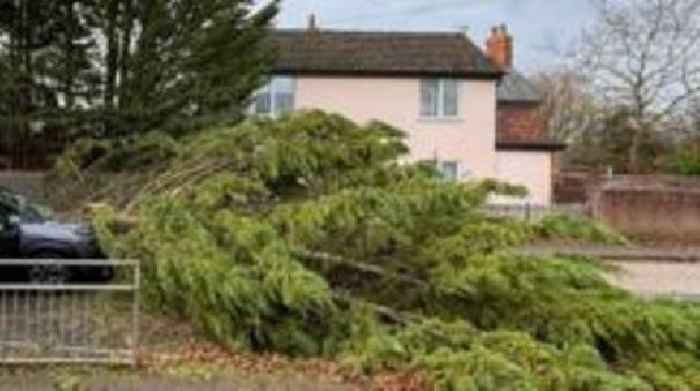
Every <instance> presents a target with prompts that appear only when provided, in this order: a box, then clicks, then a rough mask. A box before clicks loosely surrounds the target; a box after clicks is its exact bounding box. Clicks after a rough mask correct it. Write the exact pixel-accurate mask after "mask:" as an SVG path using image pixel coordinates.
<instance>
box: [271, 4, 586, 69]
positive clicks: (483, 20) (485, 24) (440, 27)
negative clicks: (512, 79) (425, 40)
mask: <svg viewBox="0 0 700 391" xmlns="http://www.w3.org/2000/svg"><path fill="white" fill-rule="evenodd" d="M310 13H315V14H316V17H317V20H318V24H319V25H320V27H321V28H334V29H353V30H355V29H359V30H408V31H464V30H465V29H467V31H468V34H469V36H470V37H471V38H472V40H474V42H475V43H476V44H478V45H480V46H483V44H484V42H485V39H486V36H487V34H488V31H489V29H490V27H492V26H494V25H497V24H501V23H506V24H507V25H508V28H509V30H510V31H511V33H512V34H513V36H514V38H515V65H516V67H517V68H519V69H521V70H523V71H525V72H534V71H536V70H538V69H541V68H546V67H549V66H553V65H555V64H556V63H557V57H558V56H556V55H555V52H554V51H553V50H552V49H553V48H556V49H557V50H563V49H565V48H566V47H567V46H568V45H570V44H571V43H572V42H573V41H574V40H575V39H576V38H577V37H578V36H579V34H580V32H581V30H582V29H583V28H584V27H585V26H586V24H587V23H590V21H591V19H592V18H593V16H594V11H593V8H592V6H591V5H590V3H589V0H283V1H282V12H281V14H280V16H279V18H278V26H279V27H296V28H301V27H305V26H306V23H307V22H306V20H307V17H308V15H309V14H310Z"/></svg>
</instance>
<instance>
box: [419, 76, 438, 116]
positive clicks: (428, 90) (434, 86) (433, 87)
mask: <svg viewBox="0 0 700 391" xmlns="http://www.w3.org/2000/svg"><path fill="white" fill-rule="evenodd" d="M420 91H421V92H420V95H421V111H420V115H421V116H422V117H437V115H438V110H439V100H438V99H439V91H440V82H439V81H438V80H422V81H421V89H420Z"/></svg>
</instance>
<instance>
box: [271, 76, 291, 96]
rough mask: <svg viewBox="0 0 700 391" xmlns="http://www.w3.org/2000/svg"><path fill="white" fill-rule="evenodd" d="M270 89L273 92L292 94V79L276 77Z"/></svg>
mask: <svg viewBox="0 0 700 391" xmlns="http://www.w3.org/2000/svg"><path fill="white" fill-rule="evenodd" d="M272 89H273V90H274V91H275V92H286V93H289V94H292V93H294V79H292V78H291V77H286V76H284V77H283V76H278V77H275V78H274V79H272Z"/></svg>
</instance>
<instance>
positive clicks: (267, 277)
mask: <svg viewBox="0 0 700 391" xmlns="http://www.w3.org/2000/svg"><path fill="white" fill-rule="evenodd" d="M160 137H165V136H162V135H160V136H159V135H153V136H152V137H151V138H148V139H144V140H134V141H133V142H132V143H131V144H129V146H128V147H123V146H122V147H120V148H116V149H114V148H111V147H110V146H105V145H96V144H95V143H94V142H83V143H81V144H79V145H77V146H76V148H75V149H73V150H71V151H69V152H68V153H67V154H66V155H65V156H64V159H63V160H62V161H61V162H60V163H59V164H58V166H57V167H58V168H57V172H56V183H57V184H61V183H62V184H68V183H74V184H78V186H79V187H81V188H82V189H83V191H82V192H81V191H79V190H76V189H75V188H74V189H70V186H64V187H63V188H62V189H63V190H62V191H60V192H58V193H59V194H83V196H82V197H75V196H74V197H73V199H81V200H84V201H92V202H95V201H100V202H103V203H104V204H106V205H111V207H104V208H100V212H99V213H98V214H97V216H96V218H95V225H96V226H97V227H98V230H99V233H100V237H101V242H102V244H103V246H104V247H105V248H106V249H108V250H109V252H110V253H111V254H112V255H114V256H117V257H136V258H139V259H142V260H143V262H144V290H145V297H146V299H147V303H149V304H150V305H151V307H152V308H157V309H159V310H164V311H167V312H170V313H173V314H176V315H178V316H181V317H186V318H188V319H190V320H191V321H192V322H193V323H195V324H196V325H198V326H199V327H201V328H202V329H203V330H206V331H207V332H208V334H209V335H210V336H211V337H212V338H213V339H215V340H216V341H218V342H219V343H221V344H223V345H225V346H228V347H231V348H234V349H250V350H254V351H274V352H279V353H284V354H288V355H292V356H324V357H331V358H341V359H343V360H345V361H346V362H347V363H348V364H349V365H354V366H356V367H357V368H361V369H363V370H366V371H378V370H383V369H400V370H411V371H418V372H421V373H424V374H425V375H426V376H427V377H428V378H429V379H430V380H431V381H432V382H433V383H434V384H435V386H436V387H438V388H444V389H455V390H503V389H517V390H529V389H531V390H540V389H543V390H563V389H567V390H568V389H571V390H655V389H658V390H692V389H698V388H700V383H699V382H700V380H698V379H700V363H699V362H698V354H699V353H700V348H699V344H700V330H699V329H698V327H697V324H698V321H700V311H698V309H697V308H696V307H694V306H690V305H687V306H686V305H681V304H677V303H670V302H651V303H650V302H644V301H641V300H639V299H636V298H634V297H633V296H631V295H630V294H628V293H626V292H624V291H622V290H619V289H616V288H614V287H611V286H610V285H608V283H607V282H606V281H605V280H604V278H603V277H602V268H601V267H600V266H599V265H597V264H596V263H595V262H592V261H589V260H581V259H560V258H537V257H526V256H518V255H515V254H514V253H513V252H512V251H510V249H512V248H513V247H514V246H517V245H519V244H522V243H525V242H527V241H529V240H532V239H533V238H534V237H535V236H536V235H538V234H539V233H540V232H543V231H542V230H541V229H537V228H533V227H531V226H528V225H526V224H524V223H520V222H516V221H512V220H509V219H504V218H493V217H488V216H487V215H485V214H484V213H482V206H483V204H484V202H485V201H486V198H487V196H488V194H490V193H492V192H505V193H509V194H515V193H521V192H522V189H519V188H514V187H511V186H507V185H503V184H499V183H495V182H491V181H487V182H481V183H452V182H447V181H444V180H442V179H440V178H439V176H438V175H437V173H436V172H435V170H434V169H433V168H432V167H431V166H430V165H424V164H416V165H414V164H399V163H397V162H398V161H399V159H400V157H401V156H402V155H403V154H405V153H406V147H405V145H404V143H403V135H402V133H401V132H400V131H398V130H396V129H393V128H391V127H389V126H387V125H384V124H381V123H370V124H367V125H365V126H359V125H357V124H354V123H353V122H351V121H349V120H347V119H345V118H343V117H341V116H337V115H329V114H325V113H321V112H306V113H297V114H293V115H291V116H288V117H284V118H281V119H279V120H270V119H251V120H249V121H247V122H244V123H242V124H240V125H238V126H235V127H225V128H218V129H209V130H203V131H201V132H199V133H198V134H196V135H193V136H188V137H186V138H183V139H179V140H173V139H170V138H166V139H165V140H163V142H158V139H159V138H160ZM144 151H150V152H144ZM147 153H150V154H155V155H157V156H159V159H149V156H148V155H147ZM132 157H133V158H134V159H137V158H138V159H139V161H150V163H148V164H142V165H141V166H139V167H138V169H137V170H133V169H130V168H124V167H123V166H122V165H120V164H119V162H122V163H125V164H128V163H129V162H130V159H131V158H132ZM103 175H104V176H107V175H114V176H112V178H116V179H113V180H112V181H111V182H112V183H113V185H112V186H114V187H115V188H118V183H119V182H118V181H119V180H123V181H124V183H127V184H128V186H125V187H124V188H123V191H119V192H115V193H105V192H100V191H90V190H89V189H97V188H98V187H99V186H98V185H90V184H89V183H88V182H89V181H91V180H94V181H96V182H98V183H104V182H105V181H106V180H105V179H103V178H104V177H103ZM91 178H95V179H91ZM81 181H82V182H81ZM78 186H76V187H78ZM86 189H88V190H87V191H86ZM546 232H547V234H548V235H552V234H553V233H554V232H556V234H557V235H563V233H562V232H566V230H560V229H557V230H553V229H550V230H546ZM576 232H577V235H579V234H580V232H589V231H586V230H584V231H581V230H577V231H576ZM591 232H592V231H591ZM599 235H604V232H603V233H601V231H599V230H596V231H595V235H594V236H595V237H598V236H599Z"/></svg>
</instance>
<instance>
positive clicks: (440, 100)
mask: <svg viewBox="0 0 700 391" xmlns="http://www.w3.org/2000/svg"><path fill="white" fill-rule="evenodd" d="M420 95H421V112H420V116H421V117H422V118H456V117H458V116H459V82H458V81H457V80H454V79H424V80H421V85H420Z"/></svg>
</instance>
